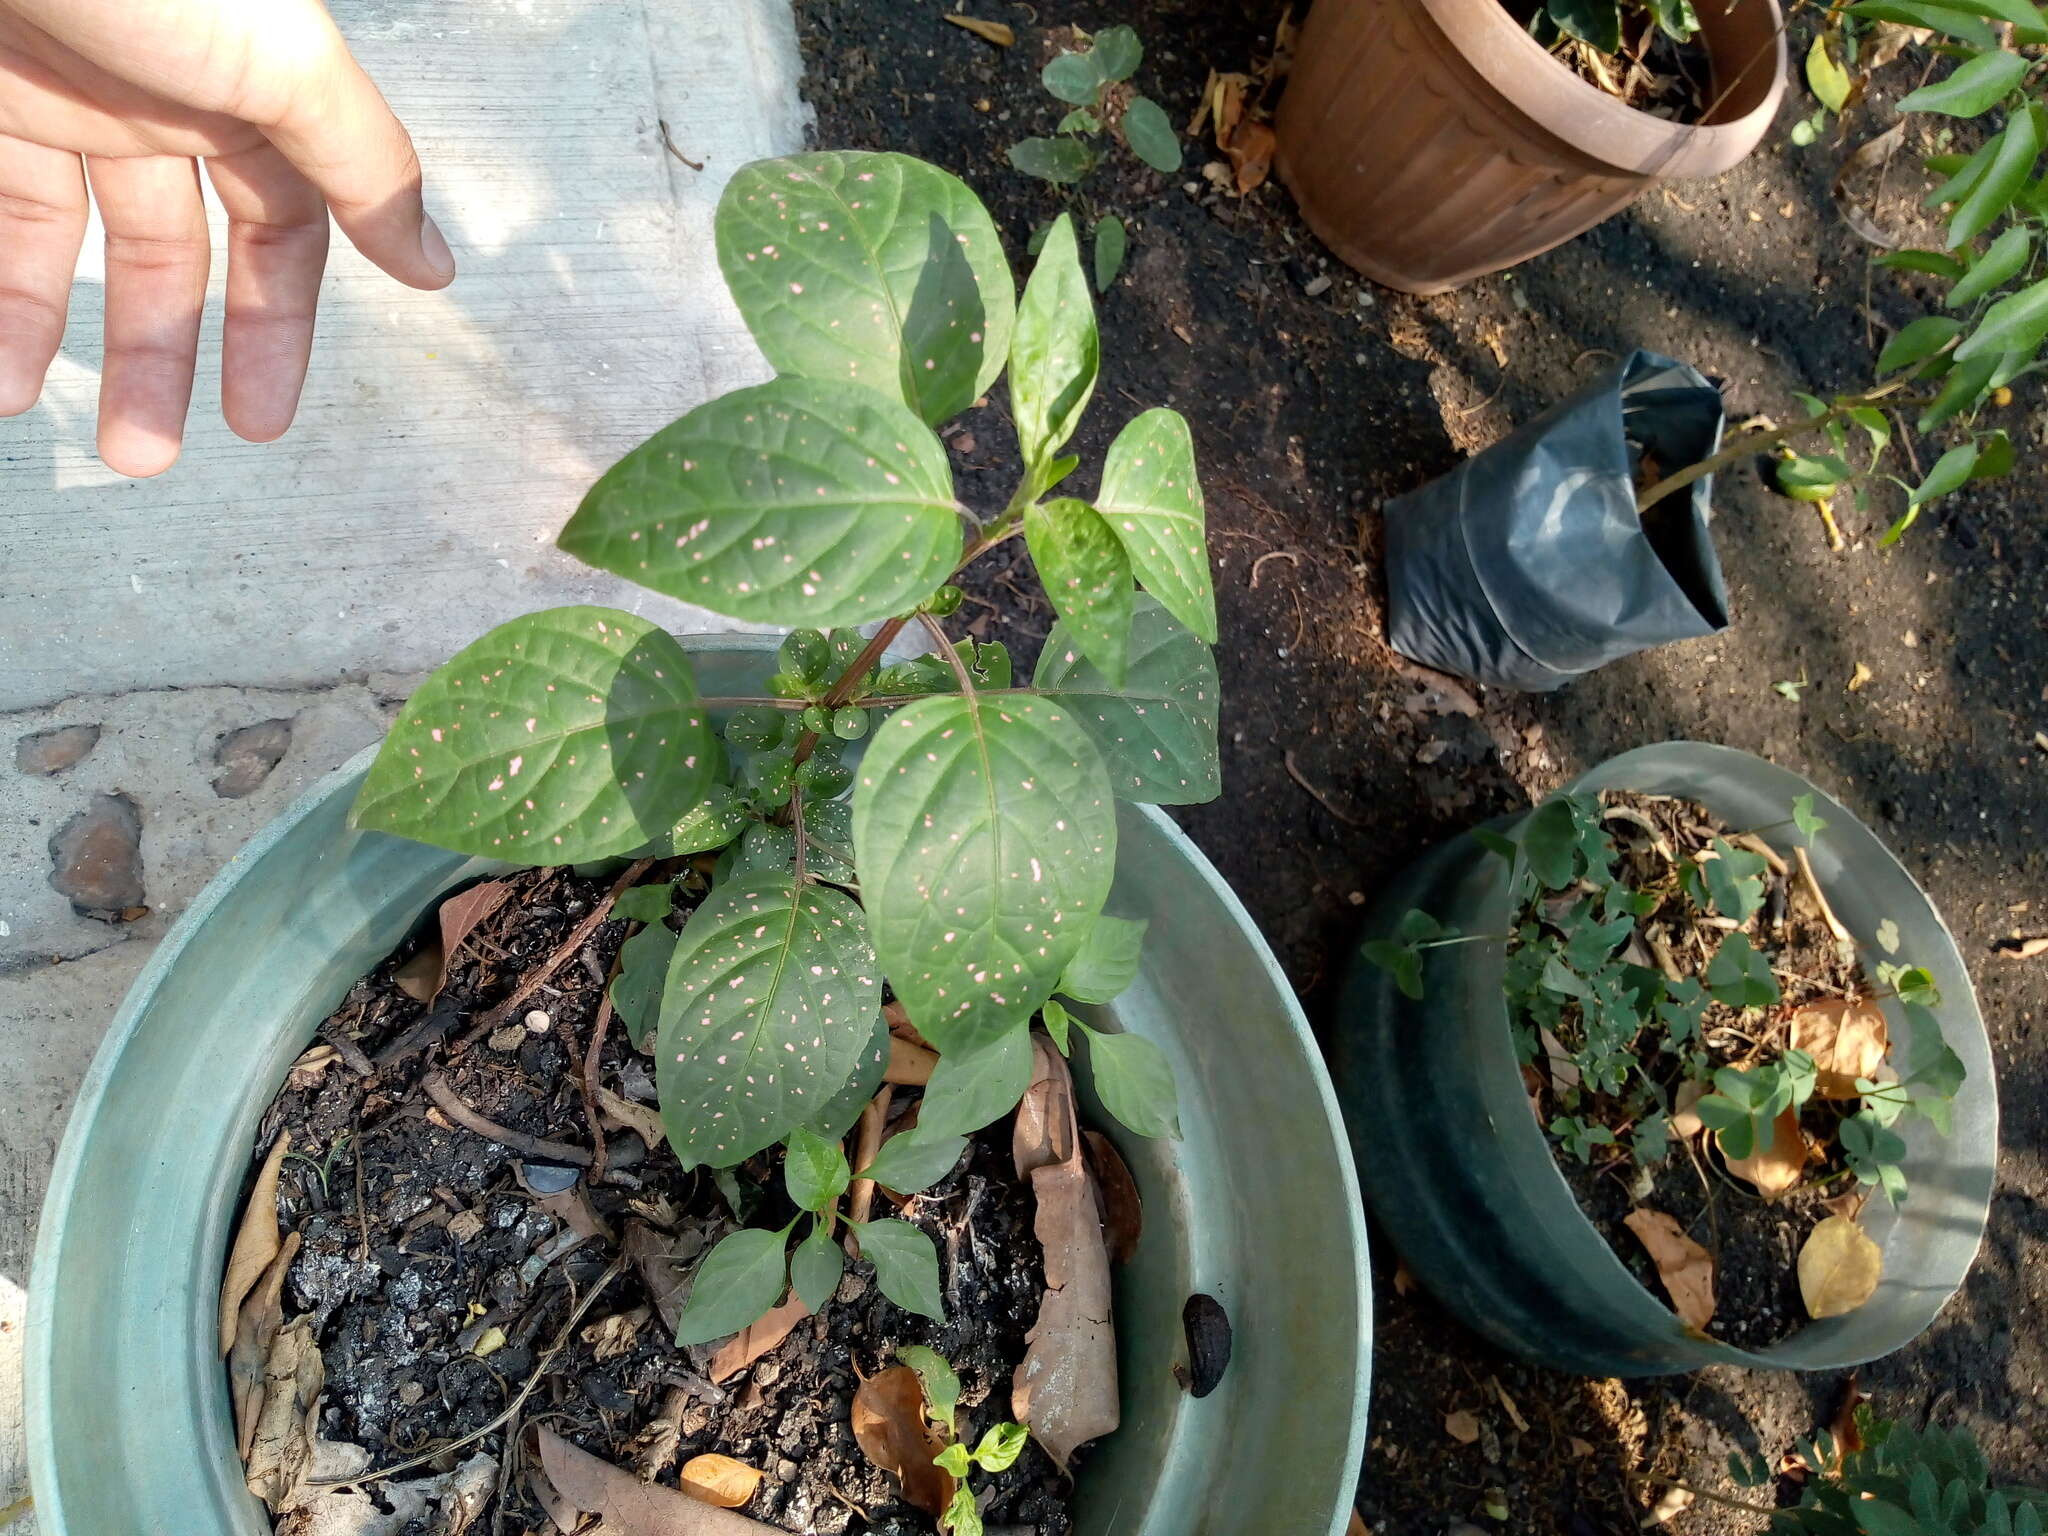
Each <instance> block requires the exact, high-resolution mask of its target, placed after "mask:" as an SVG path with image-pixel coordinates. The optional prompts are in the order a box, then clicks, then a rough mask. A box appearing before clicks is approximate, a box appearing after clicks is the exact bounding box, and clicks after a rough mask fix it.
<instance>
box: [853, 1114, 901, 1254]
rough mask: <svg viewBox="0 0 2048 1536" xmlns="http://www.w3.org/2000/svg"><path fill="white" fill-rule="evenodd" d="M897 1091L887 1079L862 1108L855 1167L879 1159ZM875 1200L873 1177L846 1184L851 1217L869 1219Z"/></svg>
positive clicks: (864, 1165) (854, 1157) (863, 1165)
mask: <svg viewBox="0 0 2048 1536" xmlns="http://www.w3.org/2000/svg"><path fill="white" fill-rule="evenodd" d="M895 1095H896V1090H895V1089H894V1088H892V1087H890V1086H889V1085H888V1084H887V1083H884V1084H882V1086H881V1088H880V1090H879V1091H878V1092H877V1093H876V1094H875V1096H874V1097H873V1098H872V1099H870V1100H868V1107H867V1108H866V1109H864V1110H862V1111H861V1112H860V1140H859V1141H858V1142H856V1143H855V1144H854V1153H853V1166H854V1167H856V1168H865V1167H867V1165H868V1164H869V1163H872V1162H873V1161H874V1160H875V1154H876V1153H877V1152H879V1151H881V1150H882V1128H883V1127H884V1126H885V1125H887V1124H888V1123H889V1101H890V1100H891V1099H893V1098H894V1097H895ZM874 1203H875V1181H874V1180H873V1179H855V1180H854V1181H853V1182H852V1183H851V1184H849V1185H848V1186H847V1187H846V1219H847V1220H848V1221H866V1220H867V1219H868V1212H869V1211H870V1210H871V1209H873V1207H874Z"/></svg>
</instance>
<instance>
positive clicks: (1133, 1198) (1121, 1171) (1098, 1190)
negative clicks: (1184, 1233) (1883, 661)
mask: <svg viewBox="0 0 2048 1536" xmlns="http://www.w3.org/2000/svg"><path fill="white" fill-rule="evenodd" d="M1081 1155H1082V1160H1083V1161H1084V1162H1085V1163H1086V1164H1087V1166H1088V1177H1089V1178H1090V1179H1092V1180H1094V1183H1095V1198H1096V1203H1097V1204H1099V1205H1100V1206H1101V1207H1102V1234H1103V1237H1104V1238H1105V1239H1106V1240H1107V1242H1108V1243H1109V1256H1110V1258H1112V1259H1114V1260H1115V1261H1116V1262H1117V1263H1119V1264H1128V1263H1130V1262H1131V1260H1132V1258H1133V1257H1135V1256H1136V1254H1137V1252H1138V1238H1139V1237H1140V1236H1141V1235H1142V1234H1143V1232H1144V1230H1145V1210H1144V1206H1143V1204H1142V1202H1140V1200H1139V1198H1138V1181H1137V1180H1136V1179H1133V1178H1132V1177H1131V1170H1130V1165H1129V1164H1127V1163H1126V1162H1125V1161H1124V1159H1123V1154H1122V1153H1121V1152H1119V1151H1117V1149H1116V1143H1115V1142H1113V1141H1111V1140H1110V1139H1109V1138H1108V1137H1107V1136H1105V1135H1103V1134H1102V1132H1100V1131H1083V1132H1082V1133H1081Z"/></svg>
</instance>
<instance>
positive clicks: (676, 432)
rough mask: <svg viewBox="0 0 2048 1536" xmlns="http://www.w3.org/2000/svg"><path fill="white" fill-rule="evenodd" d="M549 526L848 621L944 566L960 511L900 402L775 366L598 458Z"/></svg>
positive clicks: (602, 556) (614, 567)
mask: <svg viewBox="0 0 2048 1536" xmlns="http://www.w3.org/2000/svg"><path fill="white" fill-rule="evenodd" d="M558 542H559V543H560V545H561V547H562V548H563V549H564V550H566V551H567V552H568V553H570V554H572V555H574V556H575V557H576V558H577V559H579V560H583V561H586V562H587V563H589V564H591V565H594V566H597V567H598V568H599V569H601V570H607V571H611V572H614V573H616V574H617V575H620V576H624V577H626V578H627V579H628V580H630V581H637V582H639V583H640V585H642V586H643V587H652V588H653V589H654V590H655V591H657V592H665V593H667V594H668V595H669V596H670V597H678V598H681V599H682V600H683V601H684V602H689V603H696V604H699V605H700V606H702V607H705V608H709V609H710V610H711V611H712V612H714V613H723V614H728V615H730V616H731V617H733V618H736V619H745V620H748V621H749V622H752V623H761V624H805V625H833V624H857V623H860V622H861V621H863V620H865V619H878V618H883V617H886V616H887V615H889V614H892V613H897V612H900V611H901V610H902V609H904V608H908V607H910V606H912V605H914V604H915V603H916V601H917V600H918V599H919V598H921V597H923V596H925V594H927V593H928V592H930V591H931V590H932V588H934V587H936V586H937V585H939V583H940V582H942V581H944V580H945V579H946V576H947V574H948V573H949V572H950V571H951V570H952V569H953V566H954V564H955V563H956V562H957V561H958V560H959V558H960V516H959V512H958V511H957V509H956V507H955V504H954V501H953V475H952V471H951V470H950V469H949V468H948V467H947V464H946V450H945V448H944V447H943V446H942V445H941V444H940V442H939V440H938V438H937V437H936V436H934V435H933V434H932V431H931V429H930V428H928V427H927V426H925V424H924V423H923V422H922V421H920V420H918V418H917V417H916V416H915V415H914V414H913V413H912V412H911V411H909V410H908V409H906V408H905V407H904V406H903V405H901V404H899V403H897V402H896V401H893V400H890V399H888V398H886V397H885V396H882V395H878V394H875V393H874V392H872V391H870V390H866V389H862V388H860V387H859V386H858V385H854V384H841V383H828V382H826V381H824V380H822V379H800V378H780V379H774V380H771V381H770V382H769V383H766V384H761V385H756V386H755V387H754V388H752V389H737V390H734V391H733V392H732V393H731V394H728V395H721V396H720V397H719V398H718V399H716V400H713V401H710V402H709V403H707V404H704V405H700V406H698V407H697V409H696V410H694V411H692V412H690V414H689V415H687V416H685V417H683V418H682V420H680V421H677V422H672V423H671V424H670V425H668V426H666V427H663V428H662V429H661V430H660V431H659V432H657V433H655V434H654V436H652V437H650V438H649V439H648V440H647V441H646V442H644V443H642V444H641V445H640V446H639V447H638V448H635V449H634V450H633V451H632V452H631V453H629V454H627V455H626V456H625V457H624V458H623V459H621V460H619V462H618V463H616V464H614V465H613V466H612V467H611V468H610V469H608V470H606V471H605V472H604V475H603V477H602V478H601V479H600V480H599V481H598V482H597V484H596V485H594V486H592V487H591V488H590V491H589V493H588V494H586V495H585V496H584V498H583V504H582V505H581V506H579V507H578V508H577V509H576V515H575V516H574V517H572V518H571V519H570V520H569V525H568V526H567V527H566V528H564V529H563V530H562V535H561V538H560V539H559V540H558ZM664 830H665V829H664Z"/></svg>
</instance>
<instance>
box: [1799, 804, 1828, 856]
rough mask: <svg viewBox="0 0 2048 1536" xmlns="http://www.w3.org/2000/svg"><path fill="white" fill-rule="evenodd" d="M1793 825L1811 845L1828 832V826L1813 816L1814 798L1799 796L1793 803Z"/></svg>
mask: <svg viewBox="0 0 2048 1536" xmlns="http://www.w3.org/2000/svg"><path fill="white" fill-rule="evenodd" d="M1792 824H1793V825H1794V826H1795V827H1797V828H1798V829H1799V831H1800V834H1801V835H1802V836H1803V837H1805V839H1806V841H1807V842H1808V843H1809V844H1811V843H1812V842H1813V840H1814V839H1815V838H1816V837H1819V836H1820V835H1821V833H1823V832H1825V831H1826V830H1827V827H1828V824H1827V823H1826V822H1825V821H1823V820H1822V819H1821V818H1820V817H1818V816H1816V815H1814V814H1813V796H1812V795H1810V794H1809V795H1799V796H1796V797H1794V799H1793V801H1792Z"/></svg>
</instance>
